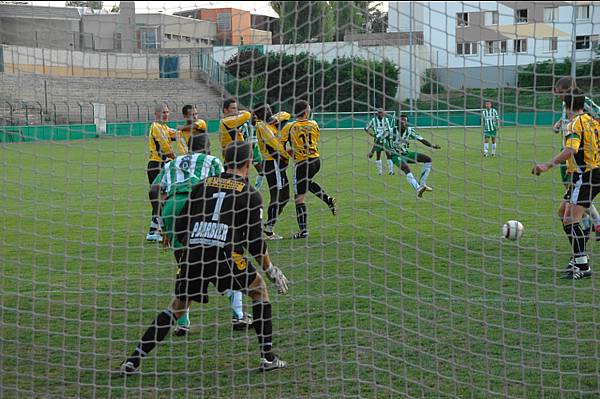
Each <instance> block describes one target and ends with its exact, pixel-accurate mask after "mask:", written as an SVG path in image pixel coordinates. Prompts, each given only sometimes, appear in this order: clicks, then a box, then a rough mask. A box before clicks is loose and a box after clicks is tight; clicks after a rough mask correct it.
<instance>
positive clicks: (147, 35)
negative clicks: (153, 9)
mask: <svg viewBox="0 0 600 399" xmlns="http://www.w3.org/2000/svg"><path fill="white" fill-rule="evenodd" d="M156 36H157V35H156V29H143V30H140V47H141V48H158V42H157V41H156Z"/></svg>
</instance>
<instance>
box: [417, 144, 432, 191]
mask: <svg viewBox="0 0 600 399" xmlns="http://www.w3.org/2000/svg"><path fill="white" fill-rule="evenodd" d="M416 160H417V162H418V163H421V164H422V165H423V168H422V169H421V176H420V177H419V185H420V186H424V187H425V191H431V190H432V188H431V187H429V186H428V185H427V178H428V177H429V174H430V173H431V163H432V161H431V157H429V155H425V154H421V153H417V154H416Z"/></svg>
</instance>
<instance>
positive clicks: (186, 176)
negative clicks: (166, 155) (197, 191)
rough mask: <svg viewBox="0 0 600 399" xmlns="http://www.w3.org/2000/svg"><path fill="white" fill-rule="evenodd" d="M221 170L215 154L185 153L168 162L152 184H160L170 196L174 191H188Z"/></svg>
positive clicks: (221, 171) (221, 167)
mask: <svg viewBox="0 0 600 399" xmlns="http://www.w3.org/2000/svg"><path fill="white" fill-rule="evenodd" d="M223 171H224V169H223V164H222V163H221V160H220V159H219V158H217V157H215V156H212V155H207V154H202V153H195V154H187V155H182V156H179V157H177V158H175V159H174V160H172V161H171V162H168V163H167V164H166V165H165V167H164V168H163V169H162V170H161V171H160V173H159V175H158V176H156V179H154V183H153V184H157V185H160V188H161V189H162V190H163V191H164V192H166V193H167V196H169V197H170V196H171V195H173V194H175V193H187V192H190V191H191V189H192V186H193V185H195V184H198V183H200V182H201V181H203V180H204V179H206V178H207V177H210V176H217V175H219V174H221V173H223Z"/></svg>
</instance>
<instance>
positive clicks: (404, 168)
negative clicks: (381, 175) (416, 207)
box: [392, 154, 419, 191]
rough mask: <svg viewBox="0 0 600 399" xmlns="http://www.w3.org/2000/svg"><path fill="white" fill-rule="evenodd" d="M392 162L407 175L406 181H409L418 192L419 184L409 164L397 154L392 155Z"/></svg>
mask: <svg viewBox="0 0 600 399" xmlns="http://www.w3.org/2000/svg"><path fill="white" fill-rule="evenodd" d="M392 162H394V165H396V166H397V167H399V168H400V170H402V172H404V174H405V175H406V180H407V181H408V184H410V185H411V186H412V188H414V189H415V191H416V190H417V189H418V188H419V183H418V182H417V179H415V176H414V175H413V173H412V171H411V170H410V168H409V166H408V164H407V163H406V162H404V161H403V160H402V158H401V157H400V156H399V155H397V154H392Z"/></svg>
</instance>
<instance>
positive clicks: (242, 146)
mask: <svg viewBox="0 0 600 399" xmlns="http://www.w3.org/2000/svg"><path fill="white" fill-rule="evenodd" d="M251 160H252V145H250V143H248V142H247V141H233V142H231V143H230V144H229V145H228V146H227V148H225V167H226V168H231V169H239V168H241V167H242V166H244V164H246V162H250V161H251Z"/></svg>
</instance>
